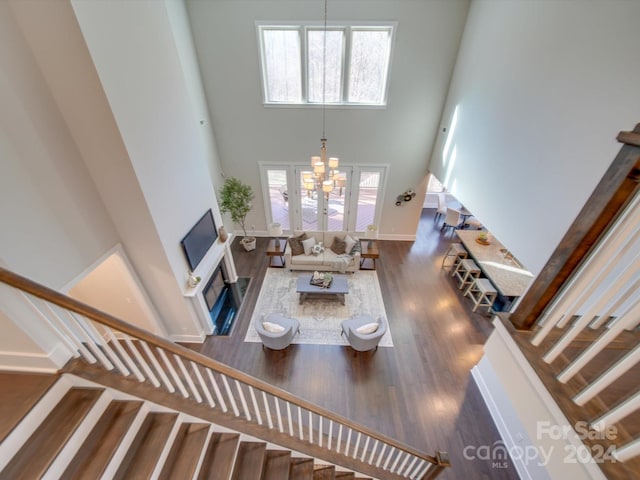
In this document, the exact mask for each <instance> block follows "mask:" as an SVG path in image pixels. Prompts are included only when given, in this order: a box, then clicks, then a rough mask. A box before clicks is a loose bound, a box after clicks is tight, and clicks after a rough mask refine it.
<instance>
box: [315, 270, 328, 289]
mask: <svg viewBox="0 0 640 480" xmlns="http://www.w3.org/2000/svg"><path fill="white" fill-rule="evenodd" d="M332 281H333V275H332V274H331V273H330V272H318V271H317V270H316V271H315V272H313V275H311V279H310V280H309V283H310V284H311V285H315V286H316V287H322V288H329V287H330V286H331V282H332Z"/></svg>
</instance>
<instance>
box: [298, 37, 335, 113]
mask: <svg viewBox="0 0 640 480" xmlns="http://www.w3.org/2000/svg"><path fill="white" fill-rule="evenodd" d="M324 33H325V32H324V30H309V32H308V39H309V46H308V60H307V61H308V66H309V80H308V82H309V103H322V101H323V91H322V84H323V81H324V82H325V91H324V101H325V103H339V102H340V98H341V97H342V57H343V54H342V52H343V51H344V32H343V31H342V30H328V31H327V50H326V58H325V63H324V64H325V69H326V78H323V76H324V75H323V74H324V73H325V72H323V68H322V65H323V61H322V60H323V49H324Z"/></svg>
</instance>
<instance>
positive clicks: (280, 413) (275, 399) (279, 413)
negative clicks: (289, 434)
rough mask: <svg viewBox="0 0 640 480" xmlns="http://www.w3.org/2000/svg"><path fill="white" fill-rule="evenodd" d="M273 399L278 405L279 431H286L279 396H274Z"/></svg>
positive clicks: (276, 405)
mask: <svg viewBox="0 0 640 480" xmlns="http://www.w3.org/2000/svg"><path fill="white" fill-rule="evenodd" d="M273 400H274V404H275V407H276V418H277V419H278V431H279V432H280V433H284V427H283V426H282V412H280V403H279V402H278V397H273Z"/></svg>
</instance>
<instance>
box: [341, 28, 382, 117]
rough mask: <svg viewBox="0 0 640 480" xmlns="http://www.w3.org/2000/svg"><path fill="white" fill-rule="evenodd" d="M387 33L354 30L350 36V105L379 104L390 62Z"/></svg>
mask: <svg viewBox="0 0 640 480" xmlns="http://www.w3.org/2000/svg"><path fill="white" fill-rule="evenodd" d="M390 33H391V32H390V30H388V29H385V30H354V31H353V32H352V34H351V40H352V41H351V62H350V69H349V102H350V103H371V104H380V103H382V101H383V100H384V92H385V87H386V79H387V67H388V63H389V45H390V38H391V35H390Z"/></svg>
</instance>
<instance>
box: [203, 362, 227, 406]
mask: <svg viewBox="0 0 640 480" xmlns="http://www.w3.org/2000/svg"><path fill="white" fill-rule="evenodd" d="M207 375H208V376H209V381H210V382H211V386H212V387H213V392H214V393H215V394H216V398H217V399H218V403H219V404H220V408H222V411H223V412H225V413H227V411H228V409H227V404H226V403H225V402H224V397H223V396H222V392H220V387H218V382H216V379H215V377H214V376H213V373H211V369H210V368H208V367H207Z"/></svg>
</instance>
